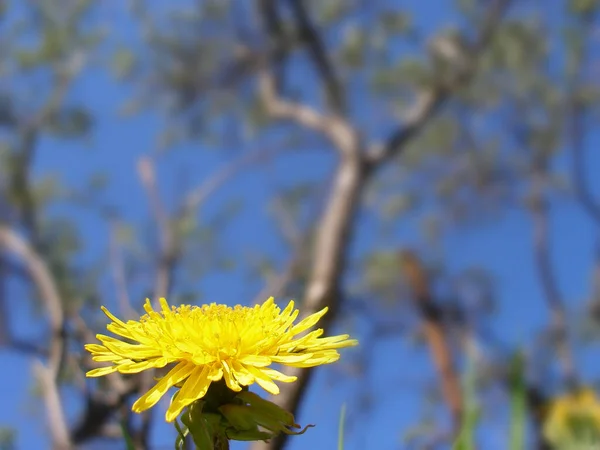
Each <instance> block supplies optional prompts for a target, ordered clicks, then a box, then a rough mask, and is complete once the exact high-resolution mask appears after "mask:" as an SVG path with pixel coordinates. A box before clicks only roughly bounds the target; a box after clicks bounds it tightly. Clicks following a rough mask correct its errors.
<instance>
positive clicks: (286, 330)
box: [85, 297, 358, 422]
mask: <svg viewBox="0 0 600 450" xmlns="http://www.w3.org/2000/svg"><path fill="white" fill-rule="evenodd" d="M160 305H161V311H160V312H157V311H154V310H153V309H152V305H151V304H150V301H149V300H146V303H145V305H144V309H145V310H146V313H147V314H145V315H144V316H142V317H141V318H140V320H139V321H134V320H129V321H128V322H123V321H122V320H120V319H118V318H117V317H115V316H114V315H113V314H111V313H110V312H109V311H108V310H107V309H106V308H104V307H102V310H103V311H104V313H105V314H106V315H107V316H108V317H109V319H111V321H112V323H110V324H108V325H107V327H106V328H107V329H108V330H109V331H110V332H112V333H114V334H116V335H118V336H121V337H122V338H125V339H127V341H125V340H121V339H117V338H114V337H110V336H105V335H103V334H98V335H97V336H96V337H97V338H98V340H99V341H100V342H101V343H102V345H99V344H88V345H86V346H85V348H86V350H88V351H89V352H90V353H92V355H93V360H94V361H101V362H110V363H112V365H110V366H108V367H101V368H98V369H94V370H91V371H89V372H88V373H87V376H88V377H99V376H102V375H107V374H110V373H112V372H120V373H123V374H132V373H138V372H142V371H144V370H147V369H153V368H161V367H165V366H167V365H168V364H175V366H174V367H173V368H171V369H170V371H169V372H168V373H167V374H166V375H165V376H164V377H162V378H161V379H160V380H159V381H158V382H157V383H156V384H155V385H154V386H153V387H152V388H151V389H150V390H149V391H148V392H146V393H145V394H144V395H142V397H140V398H139V399H138V400H137V401H136V402H135V403H134V404H133V407H132V409H133V411H135V412H141V411H144V410H146V409H148V408H151V407H152V406H154V405H155V404H156V403H157V402H158V401H159V400H160V399H161V397H162V396H163V395H165V394H166V393H167V391H168V390H169V389H170V388H171V387H173V386H178V387H180V390H179V392H178V394H177V396H176V397H175V398H174V399H173V401H172V403H171V405H170V407H169V409H168V411H167V414H166V420H167V421H168V422H172V421H173V420H175V418H176V417H177V416H178V415H179V414H180V413H181V411H182V410H183V408H185V407H186V406H188V405H190V404H191V403H193V402H194V401H196V400H198V399H200V398H202V397H204V395H205V394H206V392H207V390H208V388H209V386H210V384H211V383H212V382H215V381H219V380H221V379H224V380H225V383H226V384H227V387H228V388H229V389H231V390H232V391H236V392H239V391H241V389H242V386H249V385H251V384H253V383H255V382H256V383H258V384H259V385H260V386H261V387H262V388H263V389H265V390H266V391H268V392H270V393H271V394H278V393H279V387H278V386H277V385H276V384H275V383H274V381H280V382H285V383H289V382H293V381H295V380H296V377H291V376H287V375H285V374H283V373H281V372H279V371H277V370H275V369H273V368H271V367H270V366H271V365H272V364H274V363H279V364H282V365H286V366H293V367H314V366H318V365H321V364H329V363H332V362H335V361H337V360H338V359H339V357H340V355H339V353H338V352H337V349H339V348H343V347H351V346H354V345H357V344H358V342H357V341H356V340H355V339H348V338H349V336H348V335H347V334H344V335H340V336H332V337H325V338H324V337H321V336H322V335H323V330H322V329H317V330H314V331H311V332H309V333H306V334H303V335H301V336H299V335H300V334H301V333H303V332H305V331H307V330H308V329H310V328H311V327H313V326H314V325H315V324H316V323H317V322H318V321H319V319H320V318H321V317H323V315H324V314H325V313H326V312H327V308H324V309H322V310H321V311H319V312H317V313H314V314H312V315H310V316H308V317H306V318H305V319H303V320H301V321H300V322H298V323H297V324H294V321H295V320H296V318H297V317H298V314H299V311H298V310H297V309H294V302H293V301H290V302H289V304H288V305H287V307H286V308H285V309H284V310H283V311H281V309H280V308H279V307H278V306H277V305H276V304H275V302H274V300H273V298H272V297H271V298H269V299H268V300H267V301H266V302H265V303H263V304H262V305H256V306H254V307H246V306H239V305H238V306H235V307H234V308H231V307H229V306H227V305H218V304H215V303H212V304H210V305H203V306H190V305H181V306H179V307H170V306H169V305H168V303H167V301H166V300H165V299H160ZM129 341H130V342H129Z"/></svg>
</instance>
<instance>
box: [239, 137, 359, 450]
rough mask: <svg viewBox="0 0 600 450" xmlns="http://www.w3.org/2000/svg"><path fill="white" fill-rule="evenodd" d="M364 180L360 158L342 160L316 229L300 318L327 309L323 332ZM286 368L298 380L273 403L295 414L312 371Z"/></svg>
mask: <svg viewBox="0 0 600 450" xmlns="http://www.w3.org/2000/svg"><path fill="white" fill-rule="evenodd" d="M357 145H358V143H357ZM366 180H367V176H366V174H365V172H364V166H363V165H362V163H361V161H360V160H359V159H347V160H342V161H341V163H340V164H339V166H338V168H337V171H336V173H335V177H334V180H333V186H332V191H331V192H330V194H329V197H328V201H327V204H326V205H325V209H324V212H323V214H322V216H321V218H320V220H319V223H318V226H317V236H316V240H315V243H314V246H313V254H312V263H311V272H310V275H309V279H308V283H307V287H306V290H305V294H304V298H303V302H302V306H301V308H302V314H303V316H307V315H309V314H313V313H314V312H316V311H318V310H320V309H322V308H324V307H329V312H328V313H327V315H326V316H325V317H324V321H323V323H322V324H321V326H322V327H323V328H324V329H328V328H329V325H330V324H331V321H332V320H333V319H334V318H335V316H336V312H337V309H338V307H339V301H340V289H341V287H340V278H341V274H343V273H344V271H345V268H346V259H347V258H346V253H347V251H348V247H349V242H350V241H351V233H352V230H353V226H354V223H355V215H356V209H357V207H358V204H359V200H360V194H361V192H362V189H363V187H364V184H365V182H366ZM287 369H288V370H286V373H287V374H289V375H292V376H296V377H298V380H297V381H296V382H295V383H290V384H285V385H282V386H281V392H280V394H279V395H277V396H276V397H273V399H272V401H274V402H275V403H277V404H278V405H280V406H281V407H283V408H284V409H285V410H287V411H291V412H296V411H297V410H298V408H299V405H300V401H301V399H302V395H303V393H304V391H305V389H306V387H307V386H308V384H309V381H310V379H311V377H312V373H313V370H311V369H299V368H294V367H292V368H287ZM286 441H287V435H285V434H282V435H280V436H278V437H277V438H275V439H273V440H272V441H271V443H269V444H266V443H262V442H255V443H253V445H252V446H251V449H252V450H263V449H270V450H280V449H282V448H284V446H285V443H286Z"/></svg>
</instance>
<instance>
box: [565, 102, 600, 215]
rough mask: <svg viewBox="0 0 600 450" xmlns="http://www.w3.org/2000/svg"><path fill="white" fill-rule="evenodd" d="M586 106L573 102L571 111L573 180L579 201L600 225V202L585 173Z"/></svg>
mask: <svg viewBox="0 0 600 450" xmlns="http://www.w3.org/2000/svg"><path fill="white" fill-rule="evenodd" d="M584 120H585V117H584V107H583V106H581V105H578V104H575V103H574V104H573V106H572V112H571V127H570V132H571V143H572V145H571V147H572V152H573V180H574V182H575V191H576V193H577V196H578V197H579V201H580V202H581V204H582V205H583V207H584V208H585V210H586V211H587V212H588V214H589V215H590V217H592V219H594V221H595V222H596V223H597V224H598V225H599V226H600V203H597V202H596V200H595V199H594V196H593V195H592V193H591V191H590V187H589V185H588V183H587V181H586V180H587V177H586V174H585V152H586V148H585V145H584V133H585V127H584Z"/></svg>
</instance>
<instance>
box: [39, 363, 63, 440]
mask: <svg viewBox="0 0 600 450" xmlns="http://www.w3.org/2000/svg"><path fill="white" fill-rule="evenodd" d="M33 368H34V371H35V375H36V377H37V379H38V381H39V383H40V384H41V386H42V393H43V396H44V402H45V404H46V413H47V416H48V425H49V430H50V434H51V436H52V449H53V450H70V449H71V448H72V445H71V439H70V436H69V430H68V428H67V422H66V419H65V416H64V413H63V410H62V406H61V401H60V395H59V393H58V388H57V385H56V382H55V379H54V378H55V376H54V373H53V369H52V368H48V367H46V366H45V365H44V364H43V363H42V362H40V361H36V363H35V365H34V367H33Z"/></svg>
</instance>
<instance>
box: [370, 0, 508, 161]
mask: <svg viewBox="0 0 600 450" xmlns="http://www.w3.org/2000/svg"><path fill="white" fill-rule="evenodd" d="M510 2H511V0H495V1H494V3H493V4H492V6H491V7H490V9H489V10H488V13H487V15H486V18H485V20H484V21H483V25H482V26H481V29H480V31H479V36H478V38H477V40H476V41H475V42H474V43H473V44H471V45H470V46H468V47H467V48H465V49H462V48H455V47H457V45H456V44H455V43H450V42H444V44H447V46H449V45H452V46H453V48H452V49H450V50H451V51H450V52H446V53H448V54H452V55H454V56H455V58H453V59H457V61H456V66H457V67H456V68H457V70H456V73H455V74H454V77H453V79H451V80H449V81H447V82H444V83H437V84H434V85H433V86H432V87H431V88H429V89H428V90H425V91H423V92H420V93H419V94H418V95H417V97H416V99H415V102H414V103H413V105H412V106H410V107H409V109H408V111H407V112H406V113H405V121H404V124H403V125H402V127H400V128H398V129H397V130H396V131H394V132H393V133H392V134H391V135H390V136H389V137H388V139H387V140H386V142H385V143H384V144H383V145H381V144H376V145H373V146H371V147H370V148H369V149H368V152H367V155H366V157H367V161H368V162H369V163H370V164H371V165H379V164H381V163H383V162H384V161H386V160H388V159H390V158H393V157H394V156H395V155H397V154H398V153H399V152H400V151H401V150H402V149H404V148H405V144H406V142H408V141H409V140H411V139H412V138H413V137H414V136H415V135H417V134H418V133H419V132H420V131H421V129H422V128H423V126H424V125H425V124H426V123H427V122H428V120H429V119H430V118H431V117H432V116H433V115H434V114H435V113H436V112H437V111H438V109H439V108H440V107H441V106H442V105H443V104H444V102H445V101H446V100H447V99H448V98H449V96H450V94H452V93H453V91H455V90H456V89H457V88H459V87H460V86H462V85H464V84H465V83H466V82H468V81H469V80H470V79H471V78H472V77H473V76H474V75H475V73H476V70H477V60H478V58H479V56H480V55H481V54H482V53H483V51H485V49H486V48H487V46H488V45H489V43H490V41H491V39H492V36H493V35H494V32H495V31H496V29H497V27H498V25H499V23H500V21H501V19H502V17H503V16H504V13H505V12H506V10H507V9H508V6H509V5H510Z"/></svg>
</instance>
